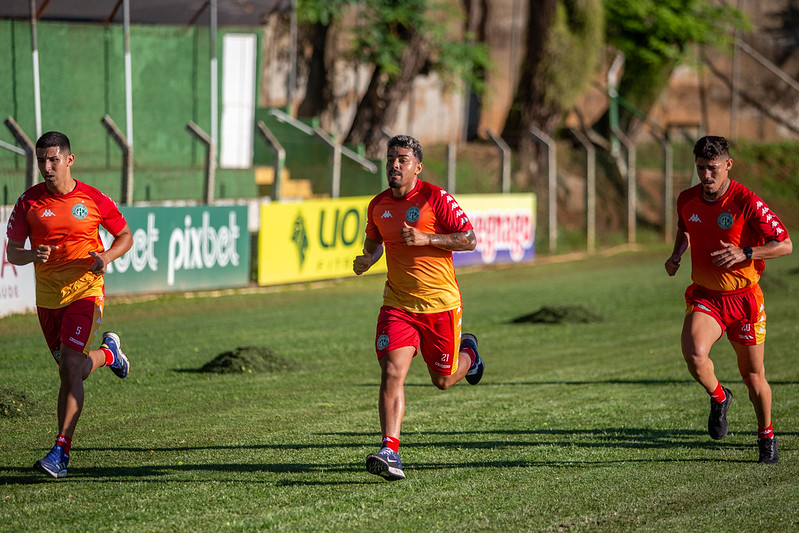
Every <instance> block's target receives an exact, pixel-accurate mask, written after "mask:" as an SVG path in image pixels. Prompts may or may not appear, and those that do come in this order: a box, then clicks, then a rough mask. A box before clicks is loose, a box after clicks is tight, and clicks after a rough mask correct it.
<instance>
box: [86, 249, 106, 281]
mask: <svg viewBox="0 0 799 533" xmlns="http://www.w3.org/2000/svg"><path fill="white" fill-rule="evenodd" d="M89 255H90V256H92V258H94V264H93V265H92V267H91V268H90V269H89V272H91V273H92V274H94V275H95V276H102V275H103V274H105V268H106V266H107V265H108V263H106V262H105V259H104V258H103V255H102V254H98V253H97V252H89Z"/></svg>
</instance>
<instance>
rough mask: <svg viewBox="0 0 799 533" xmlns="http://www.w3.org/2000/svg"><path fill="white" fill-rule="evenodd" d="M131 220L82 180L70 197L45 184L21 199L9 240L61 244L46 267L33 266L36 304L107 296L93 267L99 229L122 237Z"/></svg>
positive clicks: (54, 306) (11, 222)
mask: <svg viewBox="0 0 799 533" xmlns="http://www.w3.org/2000/svg"><path fill="white" fill-rule="evenodd" d="M126 224H127V222H126V221H125V218H124V217H123V216H122V213H120V212H119V209H118V208H117V206H116V204H115V203H114V201H113V200H111V199H110V198H109V197H108V196H106V195H104V194H103V193H101V192H100V191H99V190H97V189H95V188H94V187H91V186H89V185H86V184H85V183H81V182H79V181H77V183H76V185H75V188H74V189H73V190H72V191H71V192H69V193H67V194H52V193H51V192H49V191H48V190H47V186H46V185H45V184H44V183H39V184H37V185H34V186H33V187H31V188H30V189H28V190H27V191H25V193H24V194H23V195H22V196H20V197H19V200H17V203H16V205H15V206H14V210H13V211H12V213H11V217H10V218H9V221H8V230H7V232H6V234H7V236H8V240H10V241H17V242H25V239H26V238H28V237H30V240H31V247H32V248H36V247H37V246H39V245H40V244H47V245H55V246H58V249H57V250H53V251H52V252H51V254H50V258H49V259H48V260H47V262H46V263H34V267H35V271H36V304H37V305H38V306H40V307H45V308H49V309H57V308H59V307H63V306H65V305H67V304H69V303H70V302H74V301H75V300H79V299H81V298H87V297H90V296H102V295H103V276H95V275H94V274H92V273H91V272H89V269H90V268H91V267H92V265H93V264H94V259H93V258H92V257H91V256H90V255H89V252H102V251H103V243H102V241H101V240H100V234H99V232H98V230H99V227H100V225H102V226H103V227H104V228H105V229H107V230H108V231H109V232H110V233H111V234H112V235H118V234H119V232H120V231H122V230H123V229H124V228H125V225H126Z"/></svg>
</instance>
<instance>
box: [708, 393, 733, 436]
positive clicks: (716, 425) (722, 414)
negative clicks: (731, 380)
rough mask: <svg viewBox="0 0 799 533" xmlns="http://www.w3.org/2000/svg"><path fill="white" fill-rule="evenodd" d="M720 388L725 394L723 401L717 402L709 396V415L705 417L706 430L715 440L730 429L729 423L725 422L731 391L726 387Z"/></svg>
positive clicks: (725, 434)
mask: <svg viewBox="0 0 799 533" xmlns="http://www.w3.org/2000/svg"><path fill="white" fill-rule="evenodd" d="M722 390H723V391H724V394H725V398H724V401H723V402H717V401H714V400H713V398H711V399H710V416H708V418H707V432H708V433H709V434H710V436H711V437H712V438H714V439H716V440H718V439H723V438H724V437H726V436H727V432H728V431H729V430H730V425H729V424H728V423H727V409H729V408H730V404H731V403H732V392H730V389H728V388H726V387H722Z"/></svg>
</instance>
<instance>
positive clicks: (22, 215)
mask: <svg viewBox="0 0 799 533" xmlns="http://www.w3.org/2000/svg"><path fill="white" fill-rule="evenodd" d="M26 206H27V202H25V195H22V196H21V197H20V198H19V199H18V200H17V203H16V204H14V209H13V210H12V211H11V216H10V217H9V219H8V226H7V227H6V237H8V240H9V241H16V242H25V239H27V238H28V235H29V234H30V226H28V220H27V217H26V211H27V209H26Z"/></svg>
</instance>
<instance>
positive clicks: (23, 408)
mask: <svg viewBox="0 0 799 533" xmlns="http://www.w3.org/2000/svg"><path fill="white" fill-rule="evenodd" d="M39 410H40V409H39V405H38V404H37V403H36V402H34V401H33V400H31V399H30V398H29V397H28V396H27V395H26V394H25V393H24V392H22V391H19V390H17V389H14V388H12V387H0V418H15V417H22V416H31V415H33V414H35V413H37V412H39Z"/></svg>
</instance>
